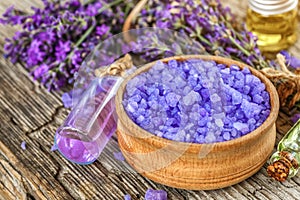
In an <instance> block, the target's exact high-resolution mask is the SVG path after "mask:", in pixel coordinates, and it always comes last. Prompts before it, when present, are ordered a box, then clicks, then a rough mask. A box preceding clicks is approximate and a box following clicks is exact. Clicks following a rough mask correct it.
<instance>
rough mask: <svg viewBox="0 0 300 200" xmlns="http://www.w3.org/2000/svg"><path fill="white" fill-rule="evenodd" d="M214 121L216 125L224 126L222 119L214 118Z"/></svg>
mask: <svg viewBox="0 0 300 200" xmlns="http://www.w3.org/2000/svg"><path fill="white" fill-rule="evenodd" d="M215 123H216V125H217V126H218V127H223V126H224V123H223V121H222V120H221V119H216V120H215Z"/></svg>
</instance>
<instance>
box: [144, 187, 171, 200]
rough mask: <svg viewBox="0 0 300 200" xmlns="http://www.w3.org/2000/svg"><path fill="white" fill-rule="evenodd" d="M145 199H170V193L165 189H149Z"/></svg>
mask: <svg viewBox="0 0 300 200" xmlns="http://www.w3.org/2000/svg"><path fill="white" fill-rule="evenodd" d="M145 200H168V194H167V192H166V191H164V190H153V189H148V190H147V191H146V194H145Z"/></svg>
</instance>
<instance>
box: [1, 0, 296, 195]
mask: <svg viewBox="0 0 300 200" xmlns="http://www.w3.org/2000/svg"><path fill="white" fill-rule="evenodd" d="M222 2H223V3H225V4H228V5H229V6H230V7H231V8H232V11H233V12H234V13H235V14H237V15H238V16H239V17H240V20H243V18H244V17H245V10H246V6H247V5H246V4H247V1H246V0H242V1H235V0H223V1H222ZM12 4H13V5H15V6H16V7H17V8H19V9H22V10H25V11H28V12H30V6H33V5H34V6H41V2H40V1H39V0H22V1H19V0H10V1H4V0H2V1H0V13H3V12H4V10H5V9H6V8H7V7H8V6H10V5H12ZM15 30H16V29H14V28H10V27H4V26H0V46H1V47H0V54H1V55H2V53H3V44H4V38H5V37H9V36H12V35H13V32H14V31H15ZM299 48H300V40H298V42H297V43H296V44H295V45H294V46H293V47H292V48H291V51H292V52H293V53H294V55H297V56H298V57H300V52H299ZM60 95H61V94H60V93H57V92H51V93H49V92H48V91H47V90H46V89H44V88H43V87H41V86H40V85H39V84H38V83H36V82H34V81H33V80H32V78H31V77H29V75H28V73H27V71H26V70H25V69H24V68H23V67H22V66H21V65H19V64H16V65H13V64H11V63H10V62H9V61H7V60H5V59H4V58H3V56H0V200H10V199H63V200H69V199H105V200H106V199H123V196H124V195H125V194H127V193H128V194H130V195H131V196H132V199H143V196H144V194H145V191H146V190H147V188H150V187H151V188H154V189H163V190H166V191H167V192H168V197H169V199H176V200H177V199H272V200H274V199H285V200H286V199H300V177H299V176H296V177H294V178H293V179H291V180H288V181H286V182H284V183H278V182H275V181H273V180H271V179H270V178H269V177H268V176H267V173H266V166H267V165H264V167H263V168H262V169H261V170H260V171H259V172H258V173H256V174H255V175H253V176H252V177H250V178H248V179H247V180H245V181H243V182H241V183H239V184H237V185H233V186H230V187H228V188H224V189H219V190H213V191H186V190H179V189H174V188H170V187H166V186H163V185H160V184H157V183H154V182H152V181H150V180H148V179H146V178H144V177H142V176H140V175H138V174H137V173H135V172H134V170H132V169H131V168H130V167H129V166H128V165H126V164H124V163H120V162H121V161H116V159H114V158H113V156H112V152H117V151H118V145H117V140H116V138H115V137H114V138H113V140H112V141H111V142H110V144H109V146H108V147H107V149H106V150H105V151H104V153H103V154H102V155H101V158H100V159H99V160H98V161H96V162H95V163H94V164H92V165H88V166H79V165H75V164H72V163H70V162H68V161H67V160H65V159H64V158H63V157H62V156H61V155H60V154H59V153H58V152H51V151H50V148H51V146H52V144H53V136H54V133H55V131H56V129H57V127H58V126H59V125H60V124H61V123H62V121H63V120H64V118H65V117H66V116H67V114H68V112H69V110H67V109H65V108H64V107H63V106H62V102H61V100H60ZM289 118H290V116H289V114H287V112H284V111H281V112H280V113H279V116H278V120H277V131H278V132H277V142H278V141H279V140H280V138H281V137H282V135H283V134H284V133H285V132H286V131H287V130H288V129H289V128H290V127H291V125H292V123H291V121H290V119H289ZM22 141H25V142H26V144H27V149H26V150H22V148H21V147H20V144H21V142H22ZM258 148H259V147H258Z"/></svg>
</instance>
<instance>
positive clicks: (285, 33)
mask: <svg viewBox="0 0 300 200" xmlns="http://www.w3.org/2000/svg"><path fill="white" fill-rule="evenodd" d="M297 5H298V0H249V3H248V11H247V21H246V26H247V29H248V30H249V31H251V32H252V33H253V34H254V35H256V36H257V37H258V41H257V44H258V46H259V48H260V49H261V51H263V52H278V51H280V50H282V49H286V48H288V47H289V46H290V45H292V44H294V43H295V42H296V40H297V25H298V24H297V9H298V6H297Z"/></svg>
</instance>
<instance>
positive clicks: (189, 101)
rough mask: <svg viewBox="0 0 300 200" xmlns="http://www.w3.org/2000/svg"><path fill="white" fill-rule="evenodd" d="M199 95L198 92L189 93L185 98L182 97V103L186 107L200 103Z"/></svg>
mask: <svg viewBox="0 0 300 200" xmlns="http://www.w3.org/2000/svg"><path fill="white" fill-rule="evenodd" d="M200 98H201V97H200V95H199V93H198V92H195V91H191V92H190V93H188V94H187V95H186V96H185V97H183V99H182V101H183V103H184V104H185V105H186V106H190V105H193V104H194V103H195V102H197V101H200Z"/></svg>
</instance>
